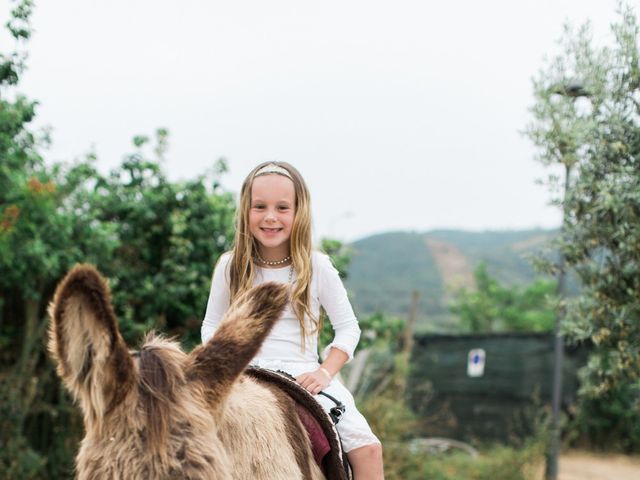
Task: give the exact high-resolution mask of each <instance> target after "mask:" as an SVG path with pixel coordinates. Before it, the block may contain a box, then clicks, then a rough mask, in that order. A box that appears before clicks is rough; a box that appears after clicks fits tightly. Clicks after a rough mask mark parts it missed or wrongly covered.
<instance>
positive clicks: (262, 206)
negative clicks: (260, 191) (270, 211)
mask: <svg viewBox="0 0 640 480" xmlns="http://www.w3.org/2000/svg"><path fill="white" fill-rule="evenodd" d="M253 208H255V209H256V210H262V209H263V208H264V205H254V206H253Z"/></svg>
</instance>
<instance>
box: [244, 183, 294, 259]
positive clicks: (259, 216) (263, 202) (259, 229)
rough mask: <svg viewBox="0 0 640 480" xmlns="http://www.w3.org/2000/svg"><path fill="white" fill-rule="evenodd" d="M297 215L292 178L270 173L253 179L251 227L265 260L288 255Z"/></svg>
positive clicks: (250, 208)
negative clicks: (292, 229)
mask: <svg viewBox="0 0 640 480" xmlns="http://www.w3.org/2000/svg"><path fill="white" fill-rule="evenodd" d="M295 215H296V193H295V188H294V186H293V182H292V181H291V179H290V178H287V177H285V176H283V175H278V174H270V175H260V176H258V177H256V178H254V179H253V184H252V186H251V205H250V206H249V231H250V232H251V235H253V237H254V238H255V239H256V240H257V241H258V244H259V246H260V254H261V255H262V256H263V257H264V258H265V259H266V260H280V259H281V258H283V257H286V256H287V255H289V238H290V237H291V228H292V227H293V220H294V218H295Z"/></svg>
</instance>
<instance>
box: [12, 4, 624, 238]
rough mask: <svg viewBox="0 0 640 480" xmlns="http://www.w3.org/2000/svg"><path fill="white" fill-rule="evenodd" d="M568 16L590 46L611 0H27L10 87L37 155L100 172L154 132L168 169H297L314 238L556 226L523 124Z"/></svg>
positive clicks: (235, 175) (235, 184) (611, 12)
mask: <svg viewBox="0 0 640 480" xmlns="http://www.w3.org/2000/svg"><path fill="white" fill-rule="evenodd" d="M1 2H2V5H3V10H2V15H3V16H4V18H6V17H7V15H8V2H7V0H1ZM567 19H569V20H570V21H571V22H572V23H574V24H576V25H578V24H580V23H582V22H584V21H585V20H587V19H590V20H591V21H592V22H593V26H594V30H595V33H596V36H597V38H598V39H600V40H601V41H602V42H605V41H607V39H608V38H610V35H609V29H608V26H609V24H610V23H611V22H612V21H613V20H615V19H616V14H615V2H614V1H613V0H536V1H524V0H483V1H476V0H466V1H438V2H435V1H434V2H431V1H426V0H423V1H402V0H395V1H372V0H367V1H349V0H341V1H333V0H330V1H326V0H325V1H323V2H308V1H303V0H292V1H278V0H269V1H264V0H262V1H235V2H221V1H204V0H201V1H195V0H180V1H168V0H154V1H151V0H126V1H124V0H109V1H107V0H100V1H98V0H56V1H45V0H40V1H38V2H37V5H36V10H35V14H34V16H33V22H32V23H33V27H34V28H35V31H36V33H35V34H34V36H33V38H32V40H31V42H30V43H29V46H28V50H29V54H30V58H29V61H28V71H27V73H26V74H25V75H24V77H23V81H22V83H21V87H20V90H21V91H22V92H24V93H26V94H27V95H28V96H29V97H30V98H32V99H37V100H39V101H40V103H41V105H40V107H39V110H38V125H40V126H42V125H49V126H50V127H52V137H53V146H52V148H51V149H50V150H49V151H48V152H47V153H46V158H48V159H50V160H72V159H74V158H78V157H81V156H82V155H83V154H84V153H86V152H88V151H90V150H92V149H93V150H95V152H96V153H97V155H98V158H99V160H98V165H99V167H100V169H101V170H103V171H104V172H107V171H108V170H109V169H111V168H114V167H116V166H117V165H118V164H119V163H120V161H121V160H122V157H123V155H124V154H125V153H128V152H131V151H132V147H131V138H132V137H133V135H136V134H153V132H154V131H155V129H156V128H158V127H166V128H167V129H169V131H170V135H171V136H170V149H169V152H168V155H167V159H166V160H165V163H164V168H165V170H166V172H167V173H168V175H169V176H170V178H171V179H173V180H178V179H186V178H192V177H194V176H196V175H198V174H200V173H203V172H205V171H206V170H207V169H209V168H210V167H211V166H212V165H213V163H214V162H215V160H216V159H217V158H219V157H221V156H224V157H225V158H227V160H228V163H229V167H230V172H229V173H228V174H227V175H225V176H224V177H223V184H224V186H225V187H226V188H228V189H229V190H232V191H238V190H239V187H240V184H241V182H242V179H243V178H244V176H245V175H246V174H247V173H248V171H249V170H250V169H251V168H252V167H253V166H254V165H256V164H257V163H259V162H262V161H265V160H282V161H287V162H290V163H292V164H294V165H295V166H296V167H297V168H298V169H299V170H300V171H301V173H302V174H303V176H304V177H305V178H306V180H307V183H308V185H309V187H310V190H311V193H312V202H313V210H314V226H315V238H319V237H321V236H327V235H329V236H333V237H337V238H340V239H343V240H348V241H350V240H355V239H358V238H361V237H363V236H366V235H369V234H372V233H378V232H383V231H389V230H415V231H424V230H428V229H434V228H459V229H469V230H485V229H492V230H494V229H514V228H517V229H521V228H532V227H556V226H558V225H559V218H560V215H559V213H558V212H557V211H556V210H555V209H554V208H553V207H550V206H548V199H549V194H548V192H547V191H546V190H545V188H544V187H541V186H539V185H536V183H535V180H536V179H537V178H540V177H542V176H544V175H545V170H544V169H543V167H541V166H539V165H538V164H537V163H536V162H535V161H534V153H535V152H534V149H533V146H532V144H531V142H530V141H529V140H528V138H526V137H525V136H523V135H522V134H521V133H520V132H522V130H524V128H525V127H526V125H527V123H528V122H529V121H530V120H531V116H530V114H529V112H528V108H529V107H530V106H531V105H532V103H533V96H532V85H531V78H532V76H534V75H535V74H536V72H537V71H538V70H539V69H540V68H541V67H542V66H543V58H544V56H545V55H553V54H554V53H556V52H557V51H558V47H557V45H556V43H555V42H556V40H557V39H558V38H559V37H560V35H561V33H562V27H563V24H564V22H565V20H567ZM2 23H5V22H4V20H3V22H2ZM2 49H3V51H5V50H6V48H5V47H4V46H3V47H2Z"/></svg>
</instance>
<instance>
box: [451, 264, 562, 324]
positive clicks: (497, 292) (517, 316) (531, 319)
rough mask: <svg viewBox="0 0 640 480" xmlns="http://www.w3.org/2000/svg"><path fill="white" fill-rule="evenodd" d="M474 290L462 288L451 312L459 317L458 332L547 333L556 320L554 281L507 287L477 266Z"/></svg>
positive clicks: (483, 268)
mask: <svg viewBox="0 0 640 480" xmlns="http://www.w3.org/2000/svg"><path fill="white" fill-rule="evenodd" d="M474 278H475V285H476V289H475V290H473V291H469V290H467V289H464V288H463V289H461V290H460V291H459V292H458V293H457V295H456V299H455V302H454V303H453V304H452V305H451V306H450V309H451V312H452V313H454V314H456V315H458V316H459V317H460V327H461V330H463V331H466V332H472V333H479V332H520V331H549V330H552V329H553V322H554V318H555V314H554V308H553V305H552V304H551V299H552V297H553V295H554V293H555V289H556V286H555V282H552V281H549V280H541V279H537V280H535V281H534V282H533V283H532V284H531V285H528V286H526V287H517V286H515V287H506V286H504V285H502V284H500V283H499V282H498V280H496V279H495V278H493V277H492V276H490V275H489V273H488V272H487V267H486V264H484V263H480V264H479V265H478V267H477V268H476V269H475V271H474Z"/></svg>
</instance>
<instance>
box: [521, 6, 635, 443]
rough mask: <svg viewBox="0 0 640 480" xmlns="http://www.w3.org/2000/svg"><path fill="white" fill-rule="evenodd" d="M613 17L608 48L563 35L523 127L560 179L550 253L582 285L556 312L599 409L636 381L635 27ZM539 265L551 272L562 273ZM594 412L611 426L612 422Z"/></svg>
mask: <svg viewBox="0 0 640 480" xmlns="http://www.w3.org/2000/svg"><path fill="white" fill-rule="evenodd" d="M619 10H620V19H619V21H618V22H617V23H616V24H614V25H612V32H613V35H614V39H615V40H614V44H613V45H612V46H611V47H595V46H593V40H592V35H591V29H590V26H589V25H588V24H587V25H585V26H583V27H582V28H580V29H579V30H577V31H574V30H572V29H570V28H567V30H566V32H565V36H564V38H563V40H562V43H561V45H562V46H563V52H562V53H561V54H560V55H559V56H557V57H556V58H554V59H552V60H551V61H549V63H548V64H547V65H546V66H545V68H544V70H542V71H541V72H540V74H539V75H538V77H537V78H536V79H535V81H534V87H535V95H536V104H535V105H534V107H533V109H532V113H533V116H534V121H533V122H532V124H531V126H530V127H529V136H530V137H531V139H532V140H533V141H534V143H535V144H536V145H537V146H538V147H539V160H540V161H541V162H543V163H544V164H547V165H554V164H555V165H560V166H563V167H564V168H565V171H566V172H568V182H567V190H566V194H565V196H564V199H563V198H562V197H561V194H560V193H559V192H560V191H561V190H560V188H559V178H558V177H554V176H551V177H550V179H549V186H550V188H551V190H552V192H554V193H553V194H554V196H555V202H556V203H557V204H559V205H562V207H563V209H564V224H563V234H562V236H561V237H560V238H559V239H558V241H557V244H556V247H557V248H558V249H559V251H560V252H561V256H562V258H563V260H564V261H565V262H566V265H567V267H568V268H571V269H573V270H575V272H576V274H577V276H578V277H579V279H580V281H581V284H582V291H581V295H579V296H578V297H577V298H575V299H574V300H571V301H566V302H564V304H563V305H562V306H563V308H564V309H565V310H566V318H565V321H564V332H565V333H566V334H567V335H568V336H569V338H570V339H572V340H574V341H580V340H586V339H589V340H591V341H592V342H593V344H594V346H595V349H594V353H593V355H592V357H591V360H590V361H589V364H588V365H587V367H586V369H585V371H584V372H583V380H584V383H583V388H582V395H583V401H584V402H585V403H584V404H583V405H585V406H586V405H587V404H591V405H593V402H598V401H600V402H602V404H603V405H602V407H604V406H605V404H606V402H607V401H608V400H611V395H612V394H614V392H619V391H620V390H621V389H625V388H627V387H625V386H627V385H633V384H635V383H637V382H638V380H639V379H640V362H638V358H639V357H640V295H639V293H640V116H639V114H640V65H639V57H640V51H639V50H638V32H639V25H638V20H637V17H636V14H635V12H634V11H633V10H632V9H631V8H630V7H628V6H624V5H621V6H620V7H619ZM578 82H579V83H578ZM540 263H541V265H542V266H543V267H545V268H546V270H547V271H549V272H554V271H557V270H558V269H559V268H561V266H562V264H559V265H558V264H554V263H553V262H549V261H546V262H545V261H543V262H540ZM635 392H636V393H635V394H630V395H628V396H626V397H623V396H621V397H618V398H620V399H622V398H626V399H627V402H628V403H627V405H626V409H627V410H628V411H634V412H635V415H636V418H637V417H638V416H640V405H639V402H638V394H637V390H635ZM624 410H625V409H624V408H622V409H620V411H624ZM600 412H601V414H603V415H606V416H607V418H609V419H610V420H611V421H613V419H614V417H616V416H617V415H618V414H617V413H614V412H613V411H612V410H610V409H609V410H607V409H606V408H601V409H600ZM612 415H613V417H611V416H612ZM633 449H635V450H639V449H640V443H634V444H633Z"/></svg>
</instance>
